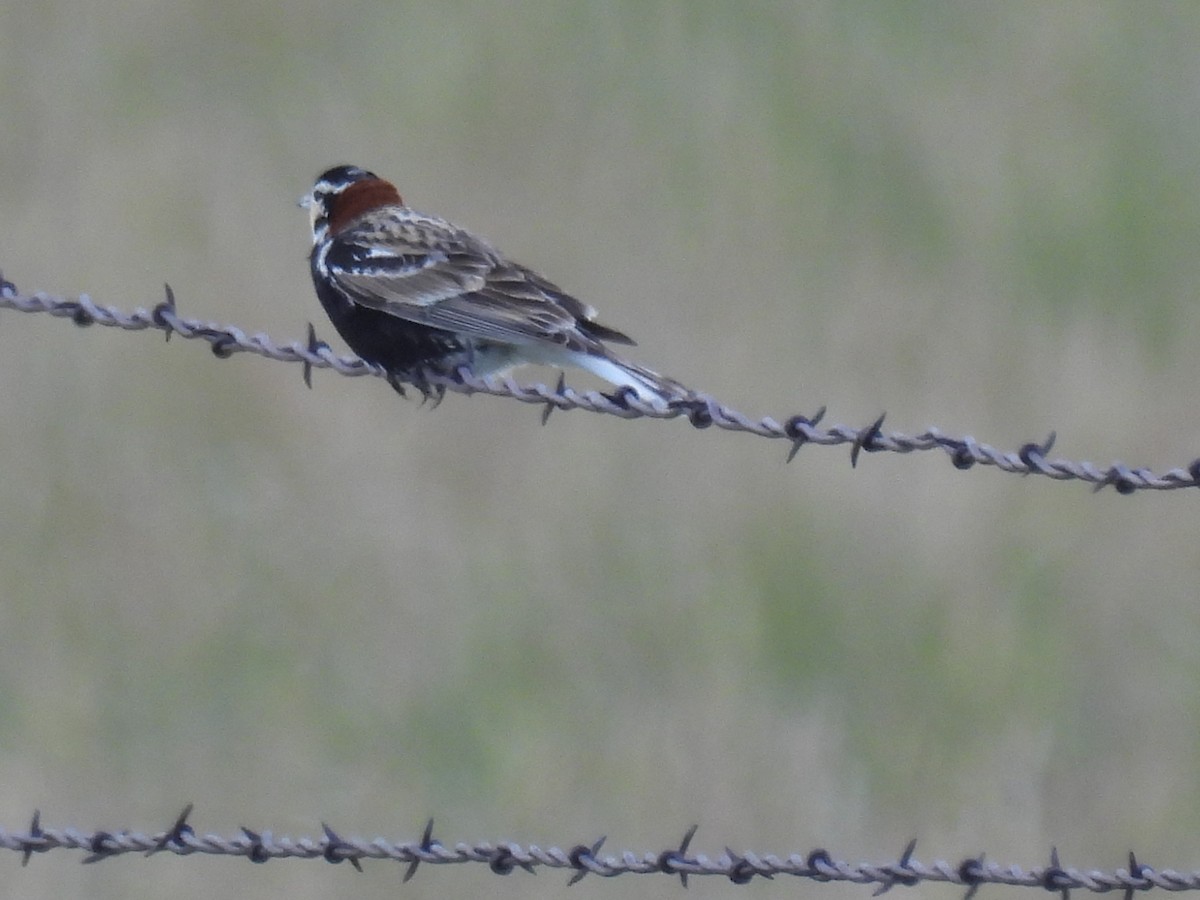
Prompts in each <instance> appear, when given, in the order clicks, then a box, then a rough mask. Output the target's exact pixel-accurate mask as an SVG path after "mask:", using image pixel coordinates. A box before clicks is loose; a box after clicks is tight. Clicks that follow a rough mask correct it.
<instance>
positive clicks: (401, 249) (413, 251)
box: [300, 165, 692, 404]
mask: <svg viewBox="0 0 1200 900" xmlns="http://www.w3.org/2000/svg"><path fill="white" fill-rule="evenodd" d="M300 205H301V206H302V207H304V208H306V209H307V210H308V213H309V218H310V222H311V225H312V240H313V246H312V252H311V254H310V256H309V264H310V268H311V271H312V280H313V286H314V288H315V289H316V293H317V298H318V299H319V300H320V302H321V305H322V306H323V307H324V309H325V312H326V314H327V315H328V316H329V319H330V320H331V321H332V323H333V325H334V328H336V329H337V332H338V333H339V334H340V335H341V336H342V339H343V340H344V341H345V342H346V343H347V344H348V345H349V346H350V349H351V350H353V351H354V352H355V353H356V354H358V356H360V357H361V358H362V359H364V360H366V361H367V362H370V363H374V364H376V365H378V366H380V367H382V368H383V369H384V370H385V372H386V373H387V375H388V380H389V381H390V382H391V383H392V385H393V387H395V388H396V389H397V390H399V391H401V393H403V386H402V383H403V382H405V381H408V382H410V383H416V384H418V385H419V384H421V383H422V382H421V379H422V377H423V376H424V373H428V372H438V373H441V374H447V375H453V374H455V373H456V372H457V371H458V370H459V369H460V368H462V367H466V369H467V370H468V371H469V372H470V373H471V374H472V375H474V376H477V377H485V376H488V375H495V374H503V373H506V372H508V371H509V370H510V369H513V368H515V367H517V366H521V365H525V364H535V365H548V366H554V367H557V368H559V369H563V368H566V367H577V368H580V369H584V370H586V371H589V372H591V373H592V374H593V375H596V376H598V377H599V378H601V379H603V380H604V381H607V382H609V383H610V384H612V385H614V386H616V387H617V388H618V390H617V392H616V394H617V395H618V396H620V395H622V394H623V392H626V391H628V392H632V394H633V395H634V396H636V397H637V398H638V399H639V400H641V401H650V402H654V401H661V402H663V403H666V404H670V403H671V402H672V401H679V400H685V399H687V398H689V397H690V396H692V392H691V391H690V390H689V389H688V388H686V387H684V386H683V385H682V384H681V383H679V382H677V381H675V380H674V379H671V378H667V377H665V376H663V375H659V374H658V373H657V372H654V371H652V370H650V369H647V368H645V367H644V366H640V365H638V364H636V363H633V362H630V361H629V360H626V359H624V358H622V357H620V356H618V355H617V354H615V353H613V352H612V351H611V350H610V349H609V348H608V346H607V345H608V344H623V345H633V344H634V341H633V339H631V338H630V337H628V336H627V335H625V334H623V333H622V332H620V331H617V330H616V329H614V328H609V327H608V326H606V325H601V324H600V323H599V322H597V321H596V319H595V317H596V310H595V309H593V308H592V307H591V306H589V305H587V304H586V303H583V302H581V301H580V300H577V299H576V298H575V297H573V296H571V295H570V294H568V293H567V292H566V291H564V290H563V289H562V288H560V287H558V285H556V284H554V283H553V282H551V281H549V280H548V279H546V278H544V277H542V276H541V275H539V274H538V273H537V272H535V271H533V270H532V269H529V268H527V267H525V266H523V265H520V264H519V263H515V262H513V261H512V260H510V259H508V258H507V257H506V256H504V254H502V253H501V252H500V251H499V250H497V249H496V248H495V247H493V246H492V245H491V244H490V243H488V242H487V241H485V240H484V239H482V238H480V237H477V236H476V235H474V234H472V233H471V232H469V231H467V230H466V229H464V228H460V227H459V226H457V225H454V224H451V223H450V222H448V221H446V220H445V219H442V218H439V217H437V216H433V215H429V214H426V213H422V212H418V211H416V210H414V209H411V208H409V207H408V206H406V205H405V204H404V201H403V200H402V199H401V196H400V192H399V191H398V190H397V189H396V186H395V185H394V184H392V183H391V182H390V181H386V180H384V179H383V178H380V177H379V176H378V175H375V174H374V173H372V172H368V171H367V170H365V169H361V168H359V167H358V166H352V165H338V166H334V167H333V168H330V169H327V170H326V171H325V172H323V173H322V174H321V175H320V176H318V177H317V180H316V183H315V184H314V185H313V188H312V191H311V192H310V193H309V194H307V195H305V196H304V197H303V198H302V199H301V201H300ZM560 384H561V382H560Z"/></svg>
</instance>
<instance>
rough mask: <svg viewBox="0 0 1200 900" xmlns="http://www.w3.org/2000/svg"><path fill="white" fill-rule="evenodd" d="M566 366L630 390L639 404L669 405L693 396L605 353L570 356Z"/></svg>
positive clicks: (680, 386)
mask: <svg viewBox="0 0 1200 900" xmlns="http://www.w3.org/2000/svg"><path fill="white" fill-rule="evenodd" d="M570 363H571V364H572V365H575V366H577V367H579V368H580V369H585V370H586V371H588V372H591V373H592V374H593V375H595V376H597V377H599V378H603V379H604V380H605V381H607V382H608V383H609V384H615V385H617V386H618V387H627V388H631V389H633V391H635V392H636V393H637V396H638V399H640V400H654V399H658V400H662V401H664V402H666V403H670V402H671V401H672V400H684V399H687V398H688V397H691V396H692V394H693V392H692V391H691V390H690V389H689V388H687V387H685V386H684V385H683V384H680V383H679V382H678V381H676V380H675V379H673V378H668V377H666V376H665V375H659V374H658V373H657V372H655V371H653V370H651V369H647V368H646V367H645V366H639V365H638V364H637V363H632V362H629V360H626V359H621V358H620V357H619V356H615V355H613V354H612V353H609V352H608V351H607V350H606V351H604V352H603V353H586V352H575V353H572V354H571V359H570Z"/></svg>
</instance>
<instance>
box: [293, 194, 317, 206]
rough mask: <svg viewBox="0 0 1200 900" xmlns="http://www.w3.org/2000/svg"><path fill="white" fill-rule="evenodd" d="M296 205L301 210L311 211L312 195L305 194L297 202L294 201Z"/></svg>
mask: <svg viewBox="0 0 1200 900" xmlns="http://www.w3.org/2000/svg"><path fill="white" fill-rule="evenodd" d="M296 205H297V206H299V207H300V208H301V209H312V205H313V195H312V194H305V195H304V196H303V197H301V198H300V199H299V200H297V201H296Z"/></svg>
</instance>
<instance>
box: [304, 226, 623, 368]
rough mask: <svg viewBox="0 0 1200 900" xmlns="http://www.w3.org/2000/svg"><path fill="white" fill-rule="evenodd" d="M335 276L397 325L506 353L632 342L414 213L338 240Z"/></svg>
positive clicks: (489, 252)
mask: <svg viewBox="0 0 1200 900" xmlns="http://www.w3.org/2000/svg"><path fill="white" fill-rule="evenodd" d="M325 266H326V268H327V270H328V273H329V276H330V277H331V278H332V279H333V280H334V281H335V282H336V283H337V285H338V287H340V288H341V289H342V290H343V291H344V292H345V293H346V294H347V295H348V296H350V297H351V298H352V299H353V301H354V302H355V303H357V304H359V305H361V306H364V307H367V308H370V309H376V310H379V311H381V312H385V313H387V314H389V315H393V316H396V317H397V318H400V319H404V320H406V321H409V322H415V323H418V324H421V325H427V326H430V327H432V328H440V329H444V330H447V331H454V332H457V333H460V334H464V335H468V336H471V337H474V338H477V339H481V340H490V341H496V342H499V343H506V344H528V343H549V344H554V345H557V346H564V345H567V346H573V347H578V348H579V349H584V350H587V349H590V348H597V349H598V348H599V344H598V339H599V338H604V339H605V340H611V341H616V342H624V343H632V341H630V340H629V338H627V337H625V335H623V334H621V333H620V332H618V331H614V330H612V329H609V328H606V327H604V326H602V325H598V324H596V323H593V322H592V321H591V320H592V317H593V316H594V315H595V311H594V310H593V309H592V308H591V307H589V306H587V305H586V304H583V303H581V302H580V301H579V300H577V299H575V298H574V297H572V296H570V295H569V294H567V293H565V292H564V291H562V290H561V289H560V288H559V287H558V286H557V285H555V284H554V283H552V282H550V281H548V280H546V279H545V278H543V277H541V276H540V275H538V274H537V273H536V272H533V271H532V270H530V269H527V268H525V267H524V266H519V265H517V264H515V263H511V262H509V261H507V260H505V259H504V258H503V257H502V256H501V255H500V254H499V253H498V252H497V251H496V250H494V249H493V248H492V247H491V246H489V245H488V244H486V243H484V242H483V241H481V240H479V239H478V238H475V237H473V236H472V235H470V234H467V233H466V232H464V231H462V230H461V229H458V228H456V227H455V226H453V225H451V224H450V223H448V222H446V221H444V220H442V219H437V218H435V217H433V216H425V215H422V214H420V213H415V212H413V211H411V210H404V211H403V212H402V213H397V212H396V211H394V210H393V211H391V212H389V213H388V214H387V215H383V216H372V215H371V214H367V215H366V216H364V217H363V218H362V219H360V220H359V221H358V222H356V223H354V224H353V225H351V226H350V227H348V228H346V229H344V230H343V231H341V232H339V233H338V234H337V235H335V236H334V238H333V241H332V244H331V245H330V247H329V251H328V253H327V254H326V257H325Z"/></svg>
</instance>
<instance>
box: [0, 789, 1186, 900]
mask: <svg viewBox="0 0 1200 900" xmlns="http://www.w3.org/2000/svg"><path fill="white" fill-rule="evenodd" d="M192 809H193V807H192V804H190V803H189V804H188V805H187V806H186V807H184V809H183V812H182V813H180V815H179V816H178V817H177V818H176V819H175V821H174V822H173V823H172V825H171V826H170V827H169V828H168V829H167V830H165V831H159V832H155V833H153V834H144V833H142V832H138V831H129V830H121V831H107V830H106V831H84V830H80V829H78V828H50V827H46V826H43V825H42V824H41V814H40V812H34V814H33V819H32V821H31V822H30V825H29V828H28V830H27V831H23V832H20V831H18V832H10V831H8V830H7V829H3V828H0V848H2V849H4V850H9V851H12V852H15V853H20V854H21V857H22V859H21V864H22V865H26V864H28V862H29V859H30V857H31V856H33V854H35V853H39V854H40V853H49V852H51V851H54V850H82V851H85V852H86V853H87V855H86V856H85V857H84V858H83V860H82V861H83V862H84V863H97V862H100V861H102V860H106V859H110V858H112V857H116V856H123V855H125V854H129V853H140V854H142V855H143V856H153V855H155V854H159V853H171V854H174V855H176V856H191V855H192V854H194V853H202V854H207V855H210V856H233V857H242V858H244V859H248V860H250V861H251V862H254V863H266V862H269V861H271V860H284V859H310V860H323V861H325V862H328V863H335V864H336V863H342V862H349V863H350V865H351V866H353V867H354V868H355V869H357V870H358V871H360V872H361V871H362V863H363V862H364V861H365V860H386V861H391V862H396V863H401V864H404V865H405V866H406V868H405V871H404V876H403V877H404V881H408V880H409V879H410V878H412V877H413V875H415V874H416V872H417V868H418V866H419V865H420V864H421V863H428V864H430V865H458V864H464V863H483V864H485V865H487V867H488V868H489V869H490V870H491V871H492V873H493V874H496V875H511V874H513V873H514V872H515V871H516V870H517V869H522V870H524V871H525V872H528V873H529V874H531V875H533V874H537V871H538V869H540V868H545V869H562V870H565V871H569V872H571V876H570V879H569V881H568V884H575V883H576V882H578V881H580V880H581V879H582V878H584V877H586V876H587V875H598V876H600V877H602V878H612V877H615V876H617V875H672V876H678V877H679V879H680V881H681V882H682V883H683V886H684V887H687V883H688V877H689V876H692V875H697V876H703V875H720V876H723V877H725V878H728V879H729V880H730V881H731V882H733V883H734V884H739V885H741V884H749V883H750V882H751V881H753V880H754V879H755V878H766V879H768V880H769V879H773V878H774V877H775V876H777V875H791V876H794V877H796V878H805V879H808V880H810V881H814V882H819V883H832V882H848V883H851V884H861V885H866V886H874V887H875V890H874V892H873V894H872V895H873V896H879V895H880V894H882V893H885V892H886V891H889V890H891V889H892V888H893V887H897V886H901V887H914V886H916V885H919V884H921V883H923V882H925V883H935V884H949V885H955V886H958V887H961V888H965V889H966V892H965V895H964V900H970V898H971V897H973V896H974V894H975V893H976V891H978V889H979V887H980V886H981V885H985V884H997V885H1007V886H1009V887H1023V888H1036V889H1040V890H1047V891H1054V892H1056V893H1059V894H1060V895H1061V897H1062V900H1069V895H1070V892H1071V891H1073V890H1084V891H1090V892H1092V893H1098V894H1103V893H1107V892H1109V891H1123V892H1124V894H1125V898H1126V900H1131V898H1132V896H1133V893H1134V891H1150V890H1155V889H1158V890H1165V891H1195V890H1200V872H1195V871H1193V872H1187V873H1183V872H1176V871H1174V870H1172V869H1162V870H1159V869H1155V868H1153V867H1151V866H1147V865H1145V864H1143V863H1140V862H1138V860H1137V857H1136V856H1135V855H1134V853H1133V852H1132V851H1131V852H1130V853H1129V861H1128V867H1127V868H1118V869H1114V870H1111V871H1102V870H1099V869H1088V870H1081V869H1077V868H1074V867H1071V866H1064V865H1063V864H1062V863H1061V861H1060V860H1059V857H1058V851H1057V849H1052V850H1051V851H1050V861H1049V864H1048V865H1043V866H1033V867H1031V868H1029V869H1028V870H1025V869H1022V868H1021V867H1020V866H1015V865H1010V866H1002V865H999V864H997V863H993V862H990V861H988V860H987V859H985V858H984V855H983V854H980V855H979V856H973V857H968V858H967V859H964V860H961V861H960V862H957V863H948V862H942V861H936V862H933V863H930V864H928V865H926V864H924V863H922V862H920V860H918V859H917V858H916V856H915V855H914V853H915V851H916V841H910V842H909V843H908V845H907V846H906V847H905V848H904V850H903V851H902V852H901V854H900V856H898V857H897V858H896V859H895V861H892V862H885V863H848V862H845V861H842V860H838V859H835V858H834V857H833V856H832V854H830V853H829V851H827V850H824V849H820V848H818V849H815V850H811V851H809V852H808V853H806V854H800V853H792V854H790V855H789V856H787V857H780V856H778V855H776V854H772V853H754V852H751V851H747V852H744V853H735V852H734V851H733V850H731V849H729V847H726V848H725V849H724V852H722V853H721V854H719V855H718V856H716V857H710V856H707V855H706V854H703V853H693V852H691V850H690V848H691V843H692V839H693V838H694V837H695V834H696V826H695V825H693V826H692V827H691V828H689V829H688V830H687V832H686V833H685V834H684V836H683V840H682V841H680V843H679V844H677V845H675V846H672V847H668V848H666V849H663V850H657V851H653V850H652V851H644V852H642V853H636V852H634V851H631V850H625V851H622V852H621V853H620V854H619V855H611V854H604V855H602V854H601V852H600V851H601V848H602V847H603V846H604V842H605V838H603V837H601V838H599V839H598V840H595V841H592V842H591V843H589V844H575V845H573V846H572V847H571V849H569V850H562V849H560V848H559V847H556V846H551V847H547V848H544V849H543V848H541V847H538V846H537V845H534V844H529V845H523V844H518V843H514V842H512V841H501V842H498V843H494V844H493V843H489V842H480V843H475V844H469V843H465V842H457V843H454V844H445V843H443V842H442V841H441V840H438V839H437V838H435V837H434V836H433V820H432V819H430V820H429V821H428V822H427V823H426V824H425V828H424V830H423V832H422V835H421V837H420V839H419V840H415V841H400V842H396V841H389V840H387V839H385V838H382V837H376V838H372V839H371V840H366V839H362V838H355V837H343V836H342V835H340V834H339V833H338V832H336V831H334V829H333V828H331V827H330V826H329V825H326V824H322V826H321V829H322V836H321V837H319V838H314V837H297V838H293V837H288V836H280V837H276V836H275V835H273V834H272V833H271V832H270V831H255V830H252V829H250V828H246V827H244V826H243V827H242V828H241V829H240V830H239V832H238V833H237V834H234V835H231V836H222V835H217V834H197V833H196V831H195V830H194V829H193V828H192V826H191V825H190V824H189V823H188V819H189V818H190V816H191V814H192Z"/></svg>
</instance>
